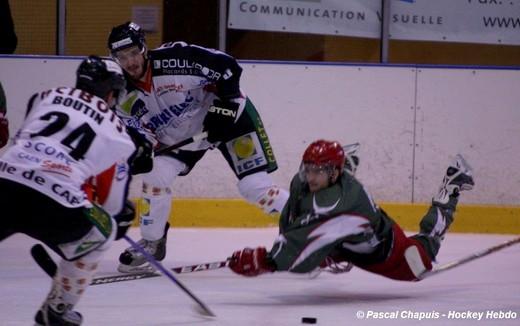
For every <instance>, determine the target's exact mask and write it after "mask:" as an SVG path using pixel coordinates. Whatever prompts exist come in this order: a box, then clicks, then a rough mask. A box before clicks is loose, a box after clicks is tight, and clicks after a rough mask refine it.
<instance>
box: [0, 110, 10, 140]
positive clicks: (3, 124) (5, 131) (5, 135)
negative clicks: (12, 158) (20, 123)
mask: <svg viewBox="0 0 520 326" xmlns="http://www.w3.org/2000/svg"><path fill="white" fill-rule="evenodd" d="M8 141H9V120H7V118H6V117H4V114H3V113H0V148H2V147H4V146H5V145H6V144H7V142H8Z"/></svg>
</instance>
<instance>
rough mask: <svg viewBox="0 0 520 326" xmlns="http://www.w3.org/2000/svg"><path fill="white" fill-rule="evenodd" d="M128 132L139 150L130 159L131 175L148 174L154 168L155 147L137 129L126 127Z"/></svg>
mask: <svg viewBox="0 0 520 326" xmlns="http://www.w3.org/2000/svg"><path fill="white" fill-rule="evenodd" d="M126 131H127V133H128V135H130V138H132V141H133V142H134V144H135V147H136V148H137V150H136V151H135V153H134V155H132V157H131V158H130V161H129V165H130V173H131V174H132V175H136V174H141V173H147V172H150V171H152V168H153V145H152V143H151V142H150V141H149V140H148V139H146V137H145V136H144V135H143V134H141V133H140V132H139V131H137V129H135V128H132V127H126Z"/></svg>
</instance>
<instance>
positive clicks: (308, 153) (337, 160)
mask: <svg viewBox="0 0 520 326" xmlns="http://www.w3.org/2000/svg"><path fill="white" fill-rule="evenodd" d="M302 163H303V164H304V165H305V164H312V165H315V166H319V167H334V168H337V169H338V170H339V171H340V174H341V172H342V171H343V165H344V164H345V152H344V151H343V148H342V147H341V145H340V143H338V142H337V141H328V140H323V139H320V140H317V141H315V142H313V143H311V144H310V145H309V147H307V149H306V150H305V152H304V153H303V159H302Z"/></svg>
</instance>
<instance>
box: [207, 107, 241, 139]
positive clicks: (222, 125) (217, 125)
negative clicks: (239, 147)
mask: <svg viewBox="0 0 520 326" xmlns="http://www.w3.org/2000/svg"><path fill="white" fill-rule="evenodd" d="M238 107H239V104H238V103H235V102H231V101H222V100H219V99H216V100H214V101H213V105H211V106H210V107H209V109H208V113H207V114H206V117H205V118H204V122H203V124H204V130H205V131H207V132H208V138H207V140H208V142H210V143H216V142H219V141H223V140H225V139H226V137H227V136H228V135H229V129H230V128H232V127H233V125H234V124H235V120H236V118H237V115H238Z"/></svg>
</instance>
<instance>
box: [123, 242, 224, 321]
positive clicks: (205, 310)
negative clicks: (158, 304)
mask: <svg viewBox="0 0 520 326" xmlns="http://www.w3.org/2000/svg"><path fill="white" fill-rule="evenodd" d="M123 239H125V240H126V241H128V243H129V244H130V245H131V246H132V247H133V248H134V249H135V250H137V251H139V253H140V254H141V255H143V256H144V257H145V258H146V260H148V262H149V263H150V264H152V265H153V266H154V267H155V268H157V269H158V270H159V271H160V272H161V273H163V274H164V276H166V277H168V278H169V279H170V280H171V281H172V282H173V283H175V284H177V286H178V287H180V288H181V290H183V291H184V293H186V294H187V295H188V296H189V297H190V298H192V299H193V300H194V301H195V302H196V303H197V304H198V306H196V308H198V309H196V310H197V312H199V313H200V314H203V315H205V316H210V317H215V314H214V313H213V312H212V311H211V310H210V309H209V308H208V307H207V306H206V305H205V304H204V302H202V301H200V299H199V298H197V297H196V296H195V295H194V294H193V293H192V292H191V291H190V290H189V289H188V288H187V287H186V286H184V284H182V283H181V282H180V281H179V280H178V279H177V278H176V277H175V276H173V274H172V273H170V271H168V270H167V269H166V268H164V266H163V265H161V263H159V262H158V261H157V260H156V259H155V258H153V256H152V255H150V254H149V253H148V252H146V250H144V249H143V247H141V246H140V245H138V244H137V243H136V242H135V241H134V240H132V239H131V238H130V237H129V236H127V235H124V236H123Z"/></svg>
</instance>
